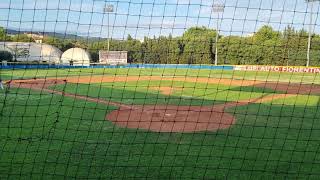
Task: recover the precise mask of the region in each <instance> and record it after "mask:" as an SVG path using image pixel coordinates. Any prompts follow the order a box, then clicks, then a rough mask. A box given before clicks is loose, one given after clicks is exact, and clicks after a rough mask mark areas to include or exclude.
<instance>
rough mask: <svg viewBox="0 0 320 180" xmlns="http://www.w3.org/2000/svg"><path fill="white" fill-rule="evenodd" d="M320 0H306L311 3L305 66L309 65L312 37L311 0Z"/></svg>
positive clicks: (314, 0) (313, 0)
mask: <svg viewBox="0 0 320 180" xmlns="http://www.w3.org/2000/svg"><path fill="white" fill-rule="evenodd" d="M316 1H320V0H306V2H307V3H310V4H311V7H310V8H311V11H310V23H309V37H308V52H307V67H309V65H310V49H311V37H312V33H313V32H312V21H313V2H316Z"/></svg>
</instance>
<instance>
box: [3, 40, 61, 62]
mask: <svg viewBox="0 0 320 180" xmlns="http://www.w3.org/2000/svg"><path fill="white" fill-rule="evenodd" d="M0 50H5V51H9V52H11V54H12V55H13V56H14V57H15V58H14V59H13V60H17V61H22V62H26V61H29V62H32V61H39V62H48V63H60V57H61V55H62V52H61V51H60V50H59V49H58V48H56V47H54V46H51V45H49V44H39V43H27V42H0Z"/></svg>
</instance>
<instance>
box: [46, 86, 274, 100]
mask: <svg viewBox="0 0 320 180" xmlns="http://www.w3.org/2000/svg"><path fill="white" fill-rule="evenodd" d="M160 87H172V88H174V89H175V88H176V89H175V90H174V91H173V93H172V94H171V95H163V94H162V92H161V91H159V90H157V89H159V88H160ZM51 88H52V89H54V90H58V91H64V92H67V93H71V94H78V95H83V96H89V97H94V98H101V99H105V100H111V101H114V102H121V103H124V104H163V105H166V104H172V105H213V104H219V103H225V102H226V101H232V102H233V101H238V100H244V99H249V98H258V97H261V96H263V95H266V94H270V93H275V91H274V90H271V89H263V88H258V87H253V86H247V87H238V86H227V85H221V84H206V83H190V82H179V81H135V82H114V83H99V84H72V83H68V84H67V85H65V84H63V85H56V86H52V87H51Z"/></svg>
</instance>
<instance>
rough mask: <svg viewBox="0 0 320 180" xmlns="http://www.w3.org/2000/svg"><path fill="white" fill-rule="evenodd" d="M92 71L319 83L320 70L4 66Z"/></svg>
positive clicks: (31, 74) (23, 74)
mask: <svg viewBox="0 0 320 180" xmlns="http://www.w3.org/2000/svg"><path fill="white" fill-rule="evenodd" d="M92 75H118V76H182V77H212V78H227V79H246V80H260V81H276V82H292V83H315V84H320V74H309V73H286V72H259V71H247V72H246V71H230V70H205V69H148V68H146V69H135V68H120V69H92V68H87V69H34V70H30V69H26V70H24V69H22V70H21V69H17V70H2V71H1V76H2V78H3V79H21V78H23V79H28V78H35V77H36V78H47V77H70V76H92Z"/></svg>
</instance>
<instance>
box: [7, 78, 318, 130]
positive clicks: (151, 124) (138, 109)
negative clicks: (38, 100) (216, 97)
mask: <svg viewBox="0 0 320 180" xmlns="http://www.w3.org/2000/svg"><path fill="white" fill-rule="evenodd" d="M141 80H150V81H155V80H168V81H187V82H199V83H212V84H218V83H219V84H224V85H230V86H231V85H232V86H256V87H261V88H269V89H274V90H276V91H283V92H286V93H287V94H272V95H267V96H264V97H260V98H256V99H248V100H241V101H238V102H229V103H225V104H219V105H214V106H175V105H125V104H122V103H117V102H112V101H107V100H103V99H98V98H91V97H86V96H80V95H76V94H70V93H65V92H60V91H55V90H51V89H48V87H49V86H54V85H58V84H65V83H102V82H129V81H141ZM10 84H11V86H13V87H18V88H28V89H34V90H38V91H44V92H49V93H54V94H59V95H63V96H67V97H72V98H77V99H82V100H86V101H90V102H96V103H101V104H105V105H112V106H117V107H119V109H118V110H115V111H112V112H111V113H109V114H107V115H106V119H107V120H110V121H112V122H114V123H115V124H117V125H119V126H121V127H127V128H138V129H145V130H150V131H155V132H197V131H216V130H218V129H227V128H229V127H230V126H231V125H233V124H234V123H235V122H236V119H235V117H234V116H233V115H232V114H230V113H227V112H225V110H226V109H227V108H232V107H236V106H243V105H247V104H250V103H262V102H267V101H272V100H273V99H279V98H286V97H293V96H296V95H298V94H320V86H318V85H304V84H290V83H270V82H261V81H247V80H230V79H212V78H187V77H186V78H180V77H179V78H166V77H156V76H148V77H135V76H133V77H131V76H130V77H121V76H120V77H107V76H90V77H71V78H59V79H30V80H15V81H12V82H11V83H10ZM167 89H168V88H166V90H167ZM160 90H161V89H160ZM170 92H171V89H170ZM166 93H169V91H166Z"/></svg>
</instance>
